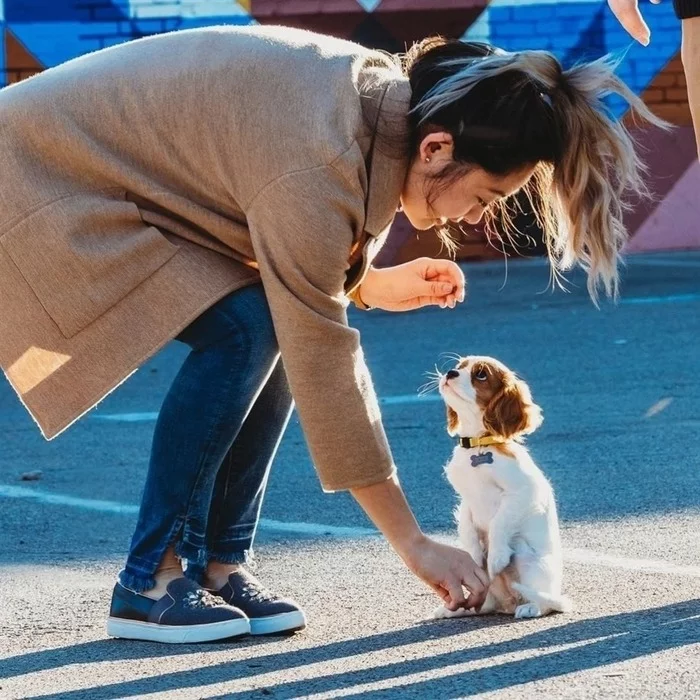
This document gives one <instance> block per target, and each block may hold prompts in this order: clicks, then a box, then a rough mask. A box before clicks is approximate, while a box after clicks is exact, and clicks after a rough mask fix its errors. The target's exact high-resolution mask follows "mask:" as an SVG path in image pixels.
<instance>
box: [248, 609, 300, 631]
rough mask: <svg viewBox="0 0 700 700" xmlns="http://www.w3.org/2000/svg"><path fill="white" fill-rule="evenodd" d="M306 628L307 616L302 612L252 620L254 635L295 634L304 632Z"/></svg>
mask: <svg viewBox="0 0 700 700" xmlns="http://www.w3.org/2000/svg"><path fill="white" fill-rule="evenodd" d="M304 627H306V615H304V613H303V612H302V611H301V610H295V611H293V612H287V613H280V614H279V615H270V616H269V617H257V618H251V620H250V633H251V634H253V635H259V634H279V633H280V632H294V631H296V630H303V629H304Z"/></svg>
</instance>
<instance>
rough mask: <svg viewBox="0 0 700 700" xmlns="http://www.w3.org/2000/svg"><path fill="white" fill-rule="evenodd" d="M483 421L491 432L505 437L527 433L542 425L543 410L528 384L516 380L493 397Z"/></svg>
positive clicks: (485, 411)
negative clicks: (533, 396)
mask: <svg viewBox="0 0 700 700" xmlns="http://www.w3.org/2000/svg"><path fill="white" fill-rule="evenodd" d="M483 423H484V427H485V428H486V430H488V431H489V432H490V433H491V434H493V435H498V436H500V437H503V438H511V437H515V436H518V435H526V434H528V433H532V432H534V431H535V430H537V428H539V427H540V425H542V410H541V409H540V407H539V406H538V405H537V404H535V403H533V402H532V396H531V395H530V389H529V388H528V386H527V384H525V382H523V381H520V380H515V381H514V382H512V383H511V384H508V385H506V387H505V388H504V389H502V390H501V391H500V392H499V393H498V394H496V396H494V397H493V399H491V401H490V402H489V404H488V406H486V409H485V410H484V415H483Z"/></svg>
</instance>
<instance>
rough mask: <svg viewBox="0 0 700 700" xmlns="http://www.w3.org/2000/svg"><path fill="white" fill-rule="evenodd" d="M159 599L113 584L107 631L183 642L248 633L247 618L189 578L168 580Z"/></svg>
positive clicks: (131, 636)
mask: <svg viewBox="0 0 700 700" xmlns="http://www.w3.org/2000/svg"><path fill="white" fill-rule="evenodd" d="M166 591H167V593H166V594H165V595H164V596H163V597H162V598H160V599H159V600H152V599H151V598H147V597H146V596H145V595H141V594H140V593H136V592H134V591H132V590H130V589H128V588H125V587H124V586H122V585H121V583H117V584H116V586H114V592H113V593H112V606H111V608H110V611H109V619H108V620H107V634H108V635H109V636H110V637H121V638H123V639H142V640H144V641H148V642H166V643H168V644H184V643H194V642H213V641H215V640H217V639H228V638H229V637H238V636H241V635H243V634H249V633H250V623H249V622H248V618H247V617H246V616H245V615H244V614H243V612H241V611H240V610H237V609H236V608H234V607H232V606H231V605H227V604H226V603H225V601H223V600H222V599H221V598H219V597H217V596H215V595H212V594H211V593H210V592H209V591H205V590H204V589H203V588H201V586H199V585H198V584H196V583H195V582H194V581H190V579H188V578H184V577H183V578H177V579H175V580H173V581H171V582H170V583H169V584H168V586H167V588H166Z"/></svg>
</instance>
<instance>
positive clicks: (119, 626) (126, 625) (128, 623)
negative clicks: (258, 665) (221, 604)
mask: <svg viewBox="0 0 700 700" xmlns="http://www.w3.org/2000/svg"><path fill="white" fill-rule="evenodd" d="M107 634H108V635H109V636H110V637H119V638H121V639H140V640H142V641H145V642H163V643H165V644H195V643H197V642H214V641H216V640H217V639H228V638H229V637H240V636H241V635H244V634H250V623H249V622H248V620H247V619H246V618H239V619H236V620H223V621H222V622H211V623H209V624H207V625H157V624H155V623H154V622H138V621H137V620H123V619H121V618H118V617H110V618H108V619H107Z"/></svg>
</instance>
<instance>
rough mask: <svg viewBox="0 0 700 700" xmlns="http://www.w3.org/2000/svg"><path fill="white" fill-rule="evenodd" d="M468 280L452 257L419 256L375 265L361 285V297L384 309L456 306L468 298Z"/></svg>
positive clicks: (369, 304) (373, 305) (399, 309)
mask: <svg viewBox="0 0 700 700" xmlns="http://www.w3.org/2000/svg"><path fill="white" fill-rule="evenodd" d="M464 294H465V281H464V274H463V273H462V270H460V268H459V265H457V264H456V263H454V262H452V261H451V260H433V259H431V258H418V259H417V260H411V261H410V262H407V263H404V264H403V265H397V266H395V267H387V268H383V269H378V270H377V269H374V268H371V269H370V271H369V272H368V273H367V276H366V277H365V279H364V281H363V282H362V285H361V286H360V298H361V299H362V301H363V302H364V303H365V304H367V306H372V307H374V308H377V309H383V310H384V311H411V310H412V309H420V308H421V307H423V306H439V307H441V308H443V309H444V308H447V307H449V308H451V309H453V308H454V307H455V305H456V304H457V302H462V301H464Z"/></svg>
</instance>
